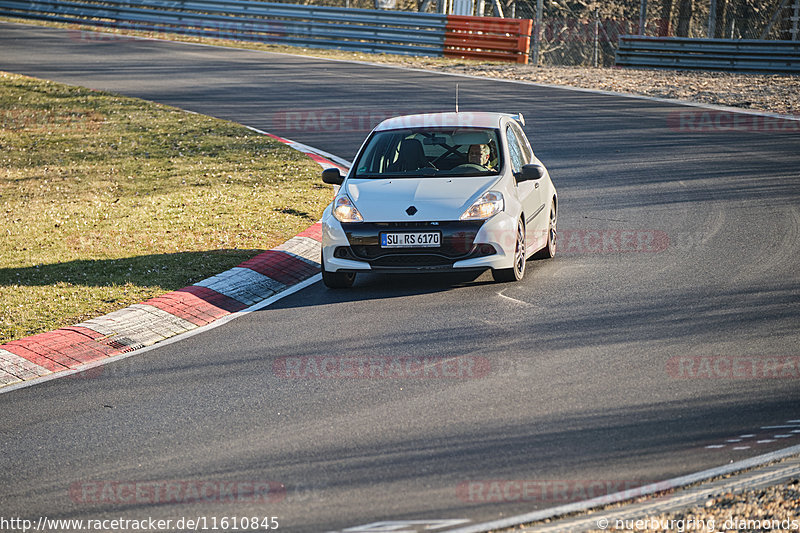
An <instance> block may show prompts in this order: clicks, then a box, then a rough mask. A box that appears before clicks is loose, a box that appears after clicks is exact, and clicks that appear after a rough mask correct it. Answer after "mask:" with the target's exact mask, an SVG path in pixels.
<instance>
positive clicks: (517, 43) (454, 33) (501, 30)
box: [444, 15, 533, 63]
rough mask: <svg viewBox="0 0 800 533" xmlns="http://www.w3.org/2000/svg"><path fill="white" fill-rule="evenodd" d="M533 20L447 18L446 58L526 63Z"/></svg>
mask: <svg viewBox="0 0 800 533" xmlns="http://www.w3.org/2000/svg"><path fill="white" fill-rule="evenodd" d="M532 30H533V21H532V20H530V19H506V18H496V17H468V16H459V15H448V17H447V33H446V35H445V39H444V55H445V56H448V57H464V58H468V59H493V60H501V61H509V60H510V61H514V62H516V63H527V62H528V58H529V57H530V56H529V50H530V47H531V31H532Z"/></svg>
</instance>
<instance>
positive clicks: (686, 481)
mask: <svg viewBox="0 0 800 533" xmlns="http://www.w3.org/2000/svg"><path fill="white" fill-rule="evenodd" d="M797 454H800V445H797V446H792V447H790V448H784V449H782V450H777V451H774V452H770V453H766V454H763V455H758V456H756V457H751V458H750V459H745V460H743V461H738V462H736V463H731V464H728V465H724V466H720V467H717V468H711V469H709V470H703V471H702V472H697V473H694V474H688V475H685V476H680V477H676V478H672V479H668V480H666V481H661V482H658V483H652V484H650V485H645V486H643V487H639V488H637V489H636V497H642V496H647V495H650V494H655V493H657V492H662V491H664V489H665V487H669V488H673V489H675V488H679V487H684V486H687V485H693V484H695V483H698V482H701V481H705V480H708V479H711V478H715V477H717V476H724V475H727V474H732V473H735V472H739V471H741V470H748V469H751V468H754V467H758V466H763V465H765V464H768V463H771V462H774V461H777V460H779V459H784V458H786V457H790V456H792V455H797ZM630 492H631V491H622V492H617V493H615V494H609V495H607V496H599V497H597V498H592V499H591V500H585V501H582V502H575V503H570V504H567V505H561V506H558V507H552V508H550V509H543V510H541V511H533V512H531V513H526V514H521V515H517V516H511V517H509V518H502V519H500V520H493V521H490V522H483V523H481V524H473V525H470V526H467V527H462V528H458V529H452V530H450V531H448V532H447V533H485V532H487V531H492V530H495V529H504V528H510V527H515V526H519V525H521V524H527V523H531V522H540V521H542V520H548V519H551V520H552V519H553V518H556V517H559V516H564V515H567V514H570V513H577V512H583V511H587V510H589V509H592V508H594V507H601V506H602V507H605V506H608V505H610V504H612V503H617V502H621V501H625V500H629V499H630V498H631V494H630Z"/></svg>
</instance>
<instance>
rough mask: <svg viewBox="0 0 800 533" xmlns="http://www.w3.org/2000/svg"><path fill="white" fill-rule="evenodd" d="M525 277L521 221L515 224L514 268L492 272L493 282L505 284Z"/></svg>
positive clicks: (523, 229) (523, 227) (523, 225)
mask: <svg viewBox="0 0 800 533" xmlns="http://www.w3.org/2000/svg"><path fill="white" fill-rule="evenodd" d="M523 276H525V224H524V223H523V222H522V220H520V221H519V223H518V224H517V242H516V245H515V247H514V266H513V267H511V268H499V269H495V270H492V277H493V278H494V280H495V281H498V282H501V283H506V282H510V281H519V280H521V279H522V278H523Z"/></svg>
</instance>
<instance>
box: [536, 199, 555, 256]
mask: <svg viewBox="0 0 800 533" xmlns="http://www.w3.org/2000/svg"><path fill="white" fill-rule="evenodd" d="M557 222H558V212H557V211H556V204H555V203H554V204H553V205H552V206H550V221H549V222H548V224H547V244H545V245H544V248H542V249H541V250H539V251H538V252H536V253H535V254H533V257H532V259H552V258H553V257H555V256H556V242H557V239H558V233H557V232H556V223H557Z"/></svg>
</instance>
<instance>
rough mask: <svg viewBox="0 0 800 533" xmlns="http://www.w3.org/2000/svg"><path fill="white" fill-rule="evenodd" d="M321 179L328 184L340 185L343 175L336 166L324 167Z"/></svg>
mask: <svg viewBox="0 0 800 533" xmlns="http://www.w3.org/2000/svg"><path fill="white" fill-rule="evenodd" d="M322 181H323V182H324V183H327V184H329V185H341V184H342V183H343V182H344V176H342V174H341V173H340V172H339V169H338V168H326V169H325V170H323V171H322Z"/></svg>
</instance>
